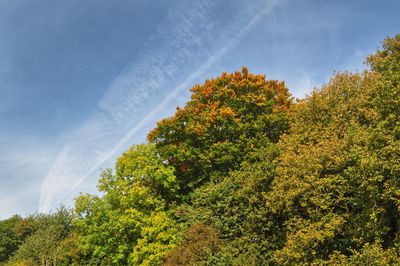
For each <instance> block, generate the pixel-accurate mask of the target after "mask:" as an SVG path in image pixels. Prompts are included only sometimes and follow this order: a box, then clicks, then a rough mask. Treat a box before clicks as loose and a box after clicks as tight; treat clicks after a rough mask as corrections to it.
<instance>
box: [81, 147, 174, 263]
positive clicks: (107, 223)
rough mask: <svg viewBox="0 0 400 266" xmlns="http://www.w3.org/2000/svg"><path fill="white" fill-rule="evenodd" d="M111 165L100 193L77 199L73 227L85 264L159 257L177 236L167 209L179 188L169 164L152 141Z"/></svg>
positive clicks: (155, 259)
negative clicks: (85, 260)
mask: <svg viewBox="0 0 400 266" xmlns="http://www.w3.org/2000/svg"><path fill="white" fill-rule="evenodd" d="M115 168H116V173H115V174H113V173H112V171H111V170H110V169H107V170H105V171H104V172H103V174H102V178H101V179H100V182H99V186H98V187H99V190H100V191H102V192H103V193H104V195H103V196H102V197H99V196H94V195H88V194H87V195H81V196H80V197H79V198H78V199H77V200H76V206H75V212H76V213H77V215H78V217H77V219H76V221H75V226H76V230H77V233H78V235H79V240H80V243H81V248H82V250H83V253H84V255H85V256H86V257H87V261H88V262H87V264H96V265H127V264H129V263H130V262H131V261H130V260H131V259H132V260H134V261H152V260H153V261H158V260H160V254H163V253H164V252H166V251H165V250H166V249H168V247H169V246H170V245H173V243H174V241H175V240H176V236H175V235H176V234H175V233H176V230H175V229H174V226H175V224H174V223H173V222H172V221H171V219H170V218H169V215H168V213H167V209H166V206H167V205H168V204H170V203H171V201H172V199H174V198H175V197H176V195H175V191H176V190H177V188H178V187H177V184H176V179H175V176H174V171H173V168H172V167H170V166H168V165H166V164H164V162H163V161H162V160H161V158H160V157H159V156H158V154H157V151H156V150H155V147H154V145H152V144H147V145H135V146H133V147H132V148H131V149H129V150H128V151H127V152H126V153H124V154H123V155H122V156H121V157H120V158H118V160H117V163H116V167H115ZM164 230H166V232H170V234H174V235H169V233H166V232H163V231H164ZM163 234H164V235H163ZM165 234H166V235H165ZM150 249H153V250H150ZM157 252H160V254H155V253H157ZM147 256H154V257H153V258H148V257H147Z"/></svg>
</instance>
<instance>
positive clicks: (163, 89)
mask: <svg viewBox="0 0 400 266" xmlns="http://www.w3.org/2000/svg"><path fill="white" fill-rule="evenodd" d="M281 2H282V1H261V0H260V1H254V2H252V4H249V3H247V2H246V3H243V4H242V5H241V6H238V7H237V8H238V11H237V16H235V17H234V18H229V21H224V20H222V19H221V20H218V19H216V17H217V16H218V15H219V14H218V12H219V11H220V10H219V8H220V7H219V6H218V5H219V4H220V3H218V2H217V1H180V2H178V3H176V5H175V6H174V7H172V8H171V11H170V13H169V15H168V17H167V19H166V21H165V23H164V24H163V25H161V26H160V27H159V29H158V31H157V32H156V33H155V34H154V36H153V38H151V40H150V41H149V43H148V45H147V47H149V49H148V50H146V51H143V54H144V55H143V56H142V58H141V60H140V61H138V62H135V63H134V64H132V65H131V66H129V67H128V68H127V69H126V70H125V71H124V72H123V73H121V75H120V76H119V77H118V78H116V79H115V81H114V82H113V83H112V84H111V86H110V88H109V89H108V91H107V92H106V94H105V95H104V97H103V99H102V100H101V101H100V103H99V108H98V110H97V112H96V114H95V115H93V117H92V118H90V119H89V120H88V122H87V123H86V124H85V125H83V126H82V127H81V128H79V129H77V130H76V131H75V132H73V133H71V137H70V138H69V141H68V142H67V143H66V144H65V145H64V147H63V148H62V150H61V151H60V153H59V155H58V156H57V159H56V161H55V162H54V164H53V165H52V167H51V168H50V170H49V171H48V173H47V176H46V178H45V179H44V181H43V183H42V186H41V196H40V204H39V210H40V211H49V210H50V209H51V208H53V207H54V206H57V205H58V203H59V202H60V201H67V202H68V201H70V200H71V198H72V197H74V196H76V194H74V193H76V190H77V189H78V188H80V187H82V186H84V184H83V183H85V182H86V183H90V184H92V185H93V183H94V182H95V180H96V179H97V178H96V176H97V174H98V171H99V168H101V167H103V166H110V164H111V161H112V160H113V159H115V156H117V155H118V154H119V153H121V152H122V151H123V150H125V149H127V148H128V146H129V145H130V144H132V143H135V142H139V141H143V139H144V135H145V132H147V130H148V129H149V128H151V127H152V126H153V125H154V124H155V122H156V121H157V120H158V119H160V118H161V117H165V116H166V115H170V114H171V113H172V112H173V110H174V108H175V107H176V106H177V105H180V104H182V103H183V101H184V100H185V99H187V96H188V95H187V89H188V87H189V86H191V85H192V84H193V83H195V82H197V81H199V79H200V78H202V77H203V76H204V75H205V74H207V73H208V72H210V71H211V70H212V68H213V67H214V65H215V64H216V63H217V62H218V61H219V60H220V59H221V58H222V57H223V56H224V55H225V54H226V52H227V51H229V50H231V49H232V48H233V47H235V46H236V45H237V44H238V43H239V42H240V40H241V38H242V36H243V35H244V34H245V33H246V32H248V31H249V30H250V29H251V28H252V27H253V26H254V24H256V23H257V22H258V21H259V20H260V19H261V18H262V17H263V16H265V15H266V14H268V13H269V12H271V11H272V10H273V8H274V7H275V6H276V5H277V4H279V3H281ZM221 3H222V2H221ZM93 176H94V178H93Z"/></svg>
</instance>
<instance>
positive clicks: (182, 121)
mask: <svg viewBox="0 0 400 266" xmlns="http://www.w3.org/2000/svg"><path fill="white" fill-rule="evenodd" d="M366 65H367V69H366V70H364V71H363V72H360V73H350V72H344V73H336V74H334V75H333V77H332V78H331V79H330V81H329V82H328V83H327V84H325V85H323V86H322V87H321V88H319V89H315V90H314V91H313V92H312V93H311V95H309V96H307V97H306V98H305V99H302V100H294V99H293V97H291V95H290V93H289V91H288V89H287V88H286V86H285V83H284V82H283V81H276V80H268V79H266V77H265V76H264V75H254V74H251V73H249V72H248V70H247V69H246V68H243V69H242V71H241V72H235V73H231V74H229V73H223V74H222V75H221V76H220V77H217V78H214V79H210V80H207V81H206V82H205V83H204V84H202V85H196V86H194V87H193V88H192V89H191V92H192V95H191V99H190V100H189V101H188V102H187V103H186V105H185V106H184V107H183V108H177V110H176V113H175V115H174V116H172V117H170V118H166V119H164V120H162V121H160V122H159V123H158V124H157V126H156V128H154V129H153V130H152V131H151V132H149V133H148V142H147V143H145V144H141V145H133V146H132V147H131V148H130V149H129V150H128V151H126V152H125V153H124V154H122V155H121V156H120V157H119V158H118V160H117V162H116V164H115V169H113V170H112V169H107V170H105V171H104V172H103V173H102V175H101V178H100V180H99V183H98V189H99V191H100V192H102V196H96V195H89V194H82V195H80V196H79V197H77V198H76V201H75V206H74V207H73V209H71V210H70V209H66V208H64V207H60V208H59V209H58V210H57V211H55V212H53V213H51V214H33V215H30V216H28V217H21V216H18V215H16V216H13V217H11V218H9V219H6V220H2V221H0V264H1V265H399V263H400V35H397V36H395V37H393V38H387V39H386V40H385V41H384V44H383V47H382V48H381V49H379V50H378V51H377V52H376V53H375V54H374V55H372V56H370V57H368V58H367V60H366Z"/></svg>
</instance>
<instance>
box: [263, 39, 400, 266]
mask: <svg viewBox="0 0 400 266" xmlns="http://www.w3.org/2000/svg"><path fill="white" fill-rule="evenodd" d="M383 48H384V49H383V50H382V51H378V53H377V54H376V55H374V56H372V57H370V59H369V62H370V64H371V66H372V69H371V71H365V72H364V73H361V74H350V73H341V74H337V75H335V76H334V77H333V78H332V79H331V81H330V82H329V83H328V84H327V85H325V86H324V87H323V88H322V89H321V90H319V91H315V92H313V94H312V95H311V96H309V97H308V98H306V99H305V100H303V101H301V102H300V103H299V104H297V105H296V107H295V108H294V111H293V113H292V115H291V127H290V131H289V132H288V134H287V135H285V136H283V138H282V139H281V141H280V143H279V148H280V150H281V155H280V157H279V163H278V167H277V177H276V178H275V179H274V181H273V185H272V188H271V190H270V191H268V193H267V195H266V203H267V207H268V208H269V209H270V210H271V211H272V212H273V215H275V216H276V219H279V220H281V221H283V229H284V230H285V231H286V236H285V242H284V245H283V246H282V248H281V249H279V250H277V251H276V252H275V258H276V262H277V263H278V264H289V265H291V264H300V263H311V262H313V261H315V260H327V259H328V258H329V256H330V255H331V254H338V253H340V254H342V255H343V256H348V255H351V254H352V250H354V251H355V252H356V253H357V252H368V251H362V249H363V247H364V246H365V245H366V244H368V243H376V245H377V246H378V247H379V246H381V247H382V248H388V247H392V246H393V245H394V244H395V243H398V240H399V229H400V228H399V223H398V221H399V220H400V216H399V207H400V205H399V196H400V186H399V183H398V178H399V176H400V171H399V169H400V168H399V161H400V142H399V134H398V132H399V121H400V119H399V108H400V105H399V104H398V103H399V102H400V101H399V100H400V99H399V83H398V80H399V79H398V78H399V71H398V70H399V66H400V57H399V49H400V42H399V36H397V37H396V38H395V39H390V38H389V39H388V40H386V41H385V45H384V47H383ZM374 250H377V249H374ZM357 254H358V253H357ZM360 254H361V253H360Z"/></svg>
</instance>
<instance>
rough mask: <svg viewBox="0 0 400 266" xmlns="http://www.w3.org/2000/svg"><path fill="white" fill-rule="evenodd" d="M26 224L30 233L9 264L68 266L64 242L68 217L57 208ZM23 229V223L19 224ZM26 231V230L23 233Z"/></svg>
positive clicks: (67, 231)
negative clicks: (53, 211) (55, 210)
mask: <svg viewBox="0 0 400 266" xmlns="http://www.w3.org/2000/svg"><path fill="white" fill-rule="evenodd" d="M24 220H26V221H28V222H27V223H28V224H30V232H29V234H28V235H27V236H26V237H25V239H24V241H23V242H22V243H21V244H20V245H19V246H18V249H17V250H16V252H15V253H14V254H13V256H12V258H11V259H10V261H9V262H8V264H9V265H19V264H23V265H71V263H70V262H71V261H70V260H69V258H68V254H67V252H66V251H67V249H66V245H65V243H66V242H64V241H66V239H68V238H69V237H70V235H71V231H72V225H71V223H72V215H71V213H70V211H69V210H67V209H65V208H64V207H61V208H60V209H58V210H57V212H55V213H53V214H39V215H34V216H30V217H28V218H26V219H23V220H20V221H21V222H22V221H24ZM23 224H24V225H23V226H24V227H25V228H26V222H23ZM24 231H25V232H26V229H25V230H24Z"/></svg>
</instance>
